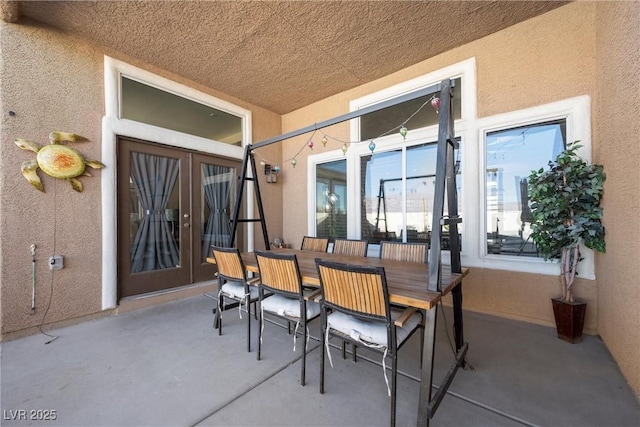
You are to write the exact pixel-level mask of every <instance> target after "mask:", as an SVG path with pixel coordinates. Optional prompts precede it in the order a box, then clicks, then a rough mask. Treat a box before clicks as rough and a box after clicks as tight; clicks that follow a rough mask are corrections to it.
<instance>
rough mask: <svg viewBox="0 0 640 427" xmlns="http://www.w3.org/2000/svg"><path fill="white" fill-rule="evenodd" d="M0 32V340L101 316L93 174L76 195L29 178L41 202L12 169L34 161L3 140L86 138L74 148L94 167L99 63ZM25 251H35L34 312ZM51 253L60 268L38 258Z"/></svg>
mask: <svg viewBox="0 0 640 427" xmlns="http://www.w3.org/2000/svg"><path fill="white" fill-rule="evenodd" d="M1 31H2V37H1V43H2V53H3V55H2V59H3V66H2V87H1V90H2V92H1V95H2V101H1V102H2V117H3V119H2V122H3V123H2V145H1V146H0V158H1V162H2V172H3V173H2V178H3V179H2V182H1V183H0V186H1V192H0V194H1V195H2V198H1V200H0V204H1V205H2V218H1V221H2V227H0V233H1V235H2V255H1V258H2V271H1V273H0V278H1V279H0V284H1V287H2V332H3V333H5V332H9V331H17V330H21V329H25V328H28V327H34V326H36V325H39V324H40V323H41V322H44V323H47V322H50V321H55V320H61V319H70V318H74V317H78V316H82V315H86V314H91V313H96V312H98V311H100V309H101V301H100V298H101V289H100V283H101V276H100V274H101V253H102V252H101V233H100V228H101V223H100V221H101V220H100V218H101V209H100V208H101V206H100V176H101V172H100V171H92V174H93V175H94V176H93V177H82V178H80V180H81V181H82V182H83V184H84V191H83V192H82V193H77V192H75V191H73V190H72V188H71V185H70V184H69V183H68V182H66V181H64V180H55V179H53V178H51V177H49V176H47V175H45V174H44V173H42V172H39V175H40V177H41V179H42V181H43V184H44V188H45V191H46V193H45V194H43V193H41V192H39V191H37V190H36V189H35V188H34V187H32V186H31V185H29V183H28V182H27V181H26V180H25V179H24V177H23V176H22V174H21V172H20V165H21V163H22V162H23V161H26V160H33V159H35V154H34V153H32V152H29V151H22V150H20V149H19V148H18V147H17V146H16V145H15V144H14V143H13V141H14V140H15V139H16V138H25V139H29V140H32V141H34V142H37V143H39V144H41V145H42V144H48V143H49V138H48V136H49V133H50V132H51V131H52V130H62V131H68V132H74V133H77V134H79V135H82V136H84V137H86V138H88V139H89V141H88V142H82V143H77V144H74V146H75V148H76V149H78V150H79V151H80V152H81V153H82V154H83V155H84V156H85V157H86V158H88V159H100V153H101V150H100V148H101V146H100V121H101V117H102V115H103V104H104V103H103V100H102V91H103V78H102V67H101V61H102V57H101V55H100V53H99V52H98V51H97V50H95V49H93V48H91V47H89V46H87V45H86V44H84V43H81V42H78V41H75V40H72V39H69V38H66V37H64V36H63V35H61V34H59V33H56V32H52V31H48V30H45V29H42V28H37V27H31V26H17V25H14V24H2V27H1ZM8 82H10V84H8ZM8 111H13V112H14V113H15V116H10V115H8V114H7V113H8ZM107 167H113V165H107ZM32 244H35V245H36V262H35V271H36V274H35V288H36V292H35V298H36V310H35V313H34V314H31V294H32V277H31V276H32V275H31V267H32V263H31V253H30V246H31V245H32ZM54 254H55V255H63V256H64V264H65V268H64V269H63V270H60V271H56V272H51V271H50V270H49V262H48V261H49V260H48V259H49V257H50V256H51V255H54ZM49 302H51V306H50V309H49V311H48V312H47V307H48V306H49ZM45 315H46V318H45Z"/></svg>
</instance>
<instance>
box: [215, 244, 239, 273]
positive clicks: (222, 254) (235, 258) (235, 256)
mask: <svg viewBox="0 0 640 427" xmlns="http://www.w3.org/2000/svg"><path fill="white" fill-rule="evenodd" d="M212 253H213V257H214V258H215V260H216V266H217V267H218V274H219V275H221V276H224V277H226V278H227V279H236V280H239V281H245V273H244V266H243V265H242V258H241V257H240V251H238V249H236V248H219V247H212Z"/></svg>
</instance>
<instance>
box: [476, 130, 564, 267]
mask: <svg viewBox="0 0 640 427" xmlns="http://www.w3.org/2000/svg"><path fill="white" fill-rule="evenodd" d="M566 133H567V132H566V119H560V120H554V121H551V122H545V123H536V124H531V125H526V126H518V127H512V128H508V129H504V130H498V131H493V132H488V133H487V135H486V143H485V147H486V155H485V157H486V169H487V175H486V179H485V185H486V189H485V206H486V215H485V218H486V221H487V230H489V231H488V232H487V253H489V254H498V255H512V256H529V257H536V256H537V252H536V248H535V245H534V243H533V241H532V240H531V237H530V234H531V228H530V224H531V220H532V218H531V211H530V209H529V197H528V194H529V192H528V189H527V177H528V176H529V174H530V173H531V171H532V170H534V169H535V170H537V169H540V168H541V167H545V166H546V165H547V163H548V162H549V160H551V159H554V158H555V157H556V156H557V155H558V153H559V152H560V151H562V150H563V149H564V147H565V144H566Z"/></svg>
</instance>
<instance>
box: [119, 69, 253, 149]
mask: <svg viewBox="0 0 640 427" xmlns="http://www.w3.org/2000/svg"><path fill="white" fill-rule="evenodd" d="M121 82H122V118H124V119H130V120H135V121H138V122H142V123H147V124H150V125H154V126H159V127H163V128H165V129H171V130H175V131H178V132H184V133H188V134H190V135H196V136H201V137H203V138H207V139H213V140H215V141H219V142H224V143H226V144H231V145H236V146H238V147H240V146H242V118H241V117H238V116H235V115H233V114H229V113H226V112H224V111H220V110H218V109H215V108H212V107H209V106H207V105H204V104H201V103H199V102H195V101H192V100H190V99H187V98H183V97H181V96H178V95H175V94H173V93H170V92H166V91H164V90H161V89H157V88H155V87H153V86H149V85H146V84H144V83H140V82H137V81H135V80H132V79H129V78H126V77H122V81H121Z"/></svg>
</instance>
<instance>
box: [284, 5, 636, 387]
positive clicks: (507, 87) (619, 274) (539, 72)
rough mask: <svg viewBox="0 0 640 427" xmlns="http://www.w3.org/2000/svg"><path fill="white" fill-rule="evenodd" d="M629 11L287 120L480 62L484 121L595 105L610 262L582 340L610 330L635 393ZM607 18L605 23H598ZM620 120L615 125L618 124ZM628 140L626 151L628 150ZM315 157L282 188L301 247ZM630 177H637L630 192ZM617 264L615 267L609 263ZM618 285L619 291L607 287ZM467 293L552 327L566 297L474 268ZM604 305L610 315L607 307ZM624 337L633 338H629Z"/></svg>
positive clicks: (408, 74)
mask: <svg viewBox="0 0 640 427" xmlns="http://www.w3.org/2000/svg"><path fill="white" fill-rule="evenodd" d="M627 7H628V8H629V9H630V10H629V13H628V14H627V17H626V18H623V17H620V16H617V15H618V14H619V12H617V10H618V9H616V8H615V7H613V6H609V8H611V9H613V10H614V11H609V10H608V8H607V6H605V5H600V4H596V3H591V2H579V3H574V4H571V5H568V6H564V7H562V8H559V9H557V10H555V11H552V12H548V13H546V14H544V15H542V16H540V17H536V18H533V19H531V20H529V21H525V22H523V23H520V24H518V25H515V26H513V27H510V28H507V29H506V30H503V31H501V32H499V33H496V34H493V35H490V36H487V37H485V38H483V39H480V40H478V41H475V42H472V43H469V44H466V45H464V46H461V47H459V48H456V49H453V50H451V51H449V52H447V53H444V54H442V55H439V56H436V57H434V58H432V59H430V60H427V61H424V62H421V63H419V64H416V65H414V66H411V67H408V68H406V69H405V70H403V71H401V72H398V73H395V74H392V75H390V76H388V77H386V78H383V79H380V80H377V81H375V82H372V83H370V84H367V85H363V86H360V87H358V88H356V89H353V90H351V91H348V92H344V93H341V94H339V95H336V96H334V97H330V98H327V99H325V100H323V101H321V102H317V103H315V104H313V105H310V106H308V107H306V108H303V109H300V110H297V111H294V112H292V113H290V114H287V115H285V116H284V117H283V131H285V132H287V131H291V130H294V129H296V128H300V127H302V126H303V125H308V124H310V123H313V122H319V121H322V120H325V119H328V118H331V117H333V116H336V115H339V114H344V113H346V112H348V111H349V101H350V100H351V99H355V98H358V97H361V96H364V95H367V94H369V93H372V92H375V91H377V90H381V89H383V88H386V87H389V86H392V85H394V84H397V83H400V82H403V81H406V80H408V79H411V78H415V77H417V76H420V75H423V74H427V73H429V72H432V71H434V70H437V69H440V68H442V67H445V66H448V65H450V64H453V63H457V62H460V61H463V60H465V59H468V58H471V57H475V59H476V67H477V76H476V77H477V108H478V117H479V118H483V117H488V116H491V115H494V114H499V113H507V112H510V111H514V110H519V109H523V108H527V107H533V106H536V105H540V104H544V103H549V102H554V101H558V100H562V99H567V98H572V97H575V96H580V95H589V96H590V97H591V100H592V117H591V120H592V128H593V131H594V134H593V138H592V142H593V153H594V160H595V161H597V162H599V163H602V164H604V166H605V171H607V174H608V177H609V178H608V180H607V184H606V190H605V192H606V193H605V202H604V206H605V224H606V225H607V233H608V236H607V245H608V253H607V254H606V255H601V254H597V255H596V261H597V267H598V268H597V271H596V276H597V280H596V281H590V280H583V279H579V280H578V281H577V282H576V285H575V290H576V292H577V296H578V298H580V299H582V300H583V301H586V302H587V303H588V308H587V316H586V319H585V332H587V333H590V334H595V333H602V332H601V331H600V329H601V328H603V331H604V339H605V341H607V342H611V343H612V344H611V345H612V346H613V347H614V348H616V349H619V351H617V352H614V357H616V359H617V360H618V361H619V362H620V364H621V366H623V367H624V370H625V373H626V374H628V375H629V379H630V382H631V384H632V386H633V387H634V388H635V389H636V390H640V379H639V378H638V369H639V368H638V363H637V361H638V360H640V339H639V335H638V330H639V329H638V327H637V325H638V323H639V322H638V310H637V302H638V301H640V298H639V296H638V282H639V279H640V278H639V275H638V267H637V263H635V261H634V262H633V263H631V264H634V265H633V266H630V265H629V259H628V258H627V257H626V256H625V254H636V255H635V257H636V258H637V254H638V253H640V248H639V247H638V245H639V244H640V239H639V238H635V239H630V237H631V236H636V237H637V235H638V232H639V231H640V224H639V222H638V218H637V215H635V216H634V217H633V218H629V215H628V213H629V212H630V211H629V210H628V209H629V207H633V206H635V209H632V210H631V212H636V211H637V208H638V206H637V205H638V194H640V192H639V191H638V172H637V162H638V158H639V157H640V156H639V155H638V148H637V147H638V132H637V123H638V120H637V118H638V114H637V112H638V107H637V105H638V104H637V102H638V100H637V97H638V89H637V88H638V83H639V82H638V81H637V78H638V75H639V74H638V69H637V64H638V48H637V45H636V46H634V45H633V43H637V42H636V41H637V40H638V37H637V36H633V35H629V34H621V33H623V32H625V31H626V32H628V31H629V29H631V28H637V25H634V24H633V22H634V21H633V19H634V17H636V18H637V16H638V5H637V4H633V3H627ZM601 14H602V16H606V19H601V17H600V16H601ZM618 21H619V24H618ZM596 22H598V24H597V25H598V27H597V28H596ZM611 28H618V29H617V30H616V31H617V32H616V31H613V32H609V30H611ZM603 32H606V33H607V37H606V40H598V42H596V36H598V37H599V35H600V34H601V33H603ZM616 44H619V45H618V46H617V47H616V48H614V49H613V50H612V51H609V50H608V49H609V48H610V46H611V45H614V46H616ZM596 52H598V53H599V54H598V57H596ZM620 64H626V65H627V66H628V67H629V69H628V70H621V69H620ZM625 76H632V77H633V79H634V81H632V82H630V81H629V78H627V79H626V80H625ZM612 83H613V85H614V87H616V88H619V89H620V90H619V91H615V90H613V88H611V87H610V86H609V85H611V84H612ZM597 85H599V86H597ZM603 92H604V93H603ZM613 93H615V96H613V95H612V94H613ZM626 96H628V98H627V99H625V100H624V101H623V105H627V106H628V107H629V108H627V109H625V108H620V107H619V106H617V104H616V103H618V102H620V99H621V98H625V97H626ZM603 97H607V99H606V100H605V99H602V98H603ZM600 102H602V103H603V104H600ZM634 111H635V113H634ZM614 118H615V121H611V120H613V119H614ZM614 123H616V124H617V126H616V125H614ZM629 124H631V126H628V125H629ZM336 127H337V128H339V130H338V131H334V132H337V133H340V134H341V136H342V137H344V138H345V139H346V140H348V139H349V137H348V135H349V134H348V132H349V130H348V125H346V124H343V125H338V126H336ZM634 129H635V131H634ZM612 136H614V137H613V138H612ZM623 140H624V141H625V143H621V141H623ZM302 141H303V140H302V139H301V138H297V139H292V140H289V141H286V142H285V144H284V147H283V158H285V159H286V158H289V157H290V156H292V155H293V154H294V153H296V152H297V151H298V150H299V147H300V144H301V142H302ZM604 146H606V147H607V148H606V149H604ZM315 147H318V144H316V145H315ZM335 148H336V147H335V146H333V147H332V149H335ZM317 152H322V147H318V148H316V149H315V151H314V154H315V153H317ZM308 154H310V153H309V152H308V151H303V152H302V153H301V155H299V156H298V158H297V159H298V166H296V168H295V170H293V169H291V168H286V169H285V171H284V173H285V174H287V175H293V177H294V179H293V180H292V181H291V182H290V181H289V180H287V181H286V183H285V187H284V196H283V207H284V218H285V221H286V224H287V227H285V228H284V233H285V240H291V241H299V239H300V238H301V236H303V235H304V234H306V233H307V222H306V214H307V212H306V209H305V207H304V206H301V204H300V200H306V186H305V185H302V184H301V182H302V180H303V179H304V177H305V173H306V172H305V168H304V167H300V165H305V164H306V156H307V155H308ZM629 154H632V155H629ZM621 165H626V166H627V167H626V168H625V167H621ZM629 177H631V178H632V179H631V183H629ZM301 210H302V211H301ZM291 212H296V215H290V213H291ZM463 221H464V218H463ZM620 224H624V226H621V225H620ZM614 229H615V230H614ZM614 254H615V255H614ZM616 255H617V256H616ZM614 257H615V258H616V261H612V262H609V260H611V259H612V258H614ZM605 264H607V267H604V265H605ZM613 277H615V278H616V279H612V278H613ZM612 281H615V283H611V284H610V283H609V282H612ZM463 286H464V287H463V289H464V306H465V307H466V308H467V309H470V310H474V311H480V312H485V313H491V314H497V315H500V316H505V317H509V318H514V319H521V320H526V321H530V322H534V323H540V324H545V325H553V324H554V320H553V313H552V310H551V305H550V299H551V298H552V297H557V296H559V295H560V288H559V285H558V278H557V277H554V276H546V275H537V274H527V273H515V272H508V271H497V270H490V269H477V268H473V269H471V273H470V274H469V276H468V277H467V278H466V279H465V281H464V285H463ZM605 295H606V296H605ZM603 299H604V301H606V302H605V304H606V308H603V306H601V305H600V304H602V300H603ZM623 331H624V333H625V334H628V335H623V334H622V332H623Z"/></svg>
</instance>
